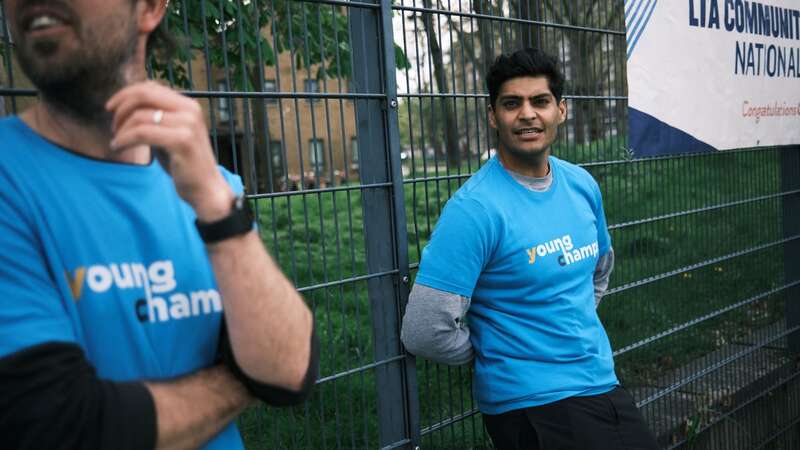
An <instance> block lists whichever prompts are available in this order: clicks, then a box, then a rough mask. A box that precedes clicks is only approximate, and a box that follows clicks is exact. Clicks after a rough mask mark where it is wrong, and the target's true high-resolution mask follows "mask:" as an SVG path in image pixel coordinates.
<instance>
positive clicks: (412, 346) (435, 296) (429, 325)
mask: <svg viewBox="0 0 800 450" xmlns="http://www.w3.org/2000/svg"><path fill="white" fill-rule="evenodd" d="M468 309H469V299H467V298H464V297H462V296H460V295H458V294H452V293H450V292H445V291H440V290H438V289H433V288H430V287H427V286H423V285H420V284H415V285H414V287H413V288H412V289H411V294H410V295H409V298H408V305H407V306H406V313H405V316H404V317H403V327H402V330H401V333H400V337H401V339H402V341H403V344H404V345H405V346H406V348H407V349H408V351H410V352H411V353H413V354H415V355H417V356H422V357H424V358H428V359H430V360H433V361H436V362H440V363H444V364H451V365H458V364H466V363H468V362H470V361H471V360H472V358H473V357H474V350H473V348H472V344H471V343H470V340H469V327H468V326H467V323H466V322H465V316H466V313H467V310H468Z"/></svg>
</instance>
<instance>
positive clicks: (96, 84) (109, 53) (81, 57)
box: [17, 28, 138, 125]
mask: <svg viewBox="0 0 800 450" xmlns="http://www.w3.org/2000/svg"><path fill="white" fill-rule="evenodd" d="M137 38H138V36H137V35H136V32H135V29H132V28H129V29H127V30H126V34H125V36H123V39H124V41H121V43H119V42H120V41H116V42H115V41H114V40H113V39H112V40H111V42H108V40H106V41H104V40H102V39H100V38H99V37H98V36H96V35H91V36H88V39H82V44H83V45H84V46H85V45H87V44H88V45H92V44H94V45H95V47H93V48H81V49H80V51H78V52H74V53H73V54H72V55H68V56H67V58H64V61H62V62H60V63H57V64H48V63H47V62H46V59H47V57H48V56H50V55H52V54H54V53H56V52H57V51H58V50H59V49H58V46H59V42H57V41H50V40H42V41H40V42H36V43H35V44H33V45H25V44H22V43H21V44H22V45H18V46H17V58H18V59H19V62H20V66H22V70H23V71H24V72H25V74H27V75H28V77H29V78H30V80H31V81H32V82H33V84H34V85H35V86H36V87H37V88H38V89H39V91H40V94H41V96H42V98H43V99H44V100H45V101H46V102H47V103H49V104H50V105H52V106H53V107H55V108H56V109H59V110H61V111H63V112H65V113H68V114H72V115H73V116H74V118H76V119H78V120H79V121H82V122H84V123H87V124H95V125H108V124H110V121H111V116H110V114H109V113H108V112H107V111H106V110H105V103H106V101H108V99H109V98H110V97H111V96H112V95H113V94H114V93H115V92H117V91H118V90H120V89H121V88H123V87H124V86H125V85H126V79H125V68H126V66H127V64H128V62H129V61H130V60H131V59H132V58H133V55H134V53H135V52H136V45H137ZM104 43H106V45H109V44H110V45H111V46H112V47H103V46H102V45H103V44H104ZM114 44H117V45H116V46H115V47H114Z"/></svg>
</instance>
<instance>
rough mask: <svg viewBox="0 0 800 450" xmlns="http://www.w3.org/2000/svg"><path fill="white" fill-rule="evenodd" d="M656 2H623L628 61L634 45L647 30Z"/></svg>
mask: <svg viewBox="0 0 800 450" xmlns="http://www.w3.org/2000/svg"><path fill="white" fill-rule="evenodd" d="M657 3H658V0H627V1H626V2H625V29H626V38H627V41H628V59H630V57H631V54H633V50H634V49H635V48H636V43H637V42H639V38H640V37H641V36H642V34H643V33H644V30H645V28H647V24H648V22H650V18H651V17H652V16H653V11H655V9H656V4H657Z"/></svg>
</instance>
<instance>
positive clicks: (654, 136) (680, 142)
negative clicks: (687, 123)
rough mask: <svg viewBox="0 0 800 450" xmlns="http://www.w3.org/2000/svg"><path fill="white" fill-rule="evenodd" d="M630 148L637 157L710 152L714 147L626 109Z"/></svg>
mask: <svg viewBox="0 0 800 450" xmlns="http://www.w3.org/2000/svg"><path fill="white" fill-rule="evenodd" d="M628 123H629V124H630V127H631V128H630V133H629V134H630V136H629V139H630V147H631V149H632V150H633V152H634V154H635V155H636V156H637V157H647V156H658V155H665V154H669V155H676V154H681V153H700V152H712V151H714V147H712V146H710V145H708V144H706V143H705V142H703V141H700V140H698V139H695V138H694V137H692V136H691V135H689V134H687V133H685V132H683V131H681V130H679V129H677V128H675V127H671V126H669V125H667V124H665V123H664V122H662V121H660V120H658V119H656V118H655V117H653V116H651V115H649V114H646V113H643V112H641V111H639V110H636V109H634V108H628Z"/></svg>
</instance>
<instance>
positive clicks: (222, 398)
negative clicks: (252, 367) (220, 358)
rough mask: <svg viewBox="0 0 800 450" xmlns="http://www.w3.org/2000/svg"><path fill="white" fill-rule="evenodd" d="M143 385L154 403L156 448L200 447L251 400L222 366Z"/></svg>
mask: <svg viewBox="0 0 800 450" xmlns="http://www.w3.org/2000/svg"><path fill="white" fill-rule="evenodd" d="M145 385H146V386H147V388H148V389H149V390H150V393H151V394H152V396H153V402H154V403H155V408H156V425H157V430H158V431H157V442H156V448H158V449H185V448H197V447H200V446H202V445H203V444H205V443H206V442H208V441H209V440H210V439H211V438H212V437H214V436H215V435H216V434H217V433H219V432H220V431H221V430H222V429H223V428H225V426H227V425H228V424H229V423H230V422H231V421H232V420H234V419H235V418H236V416H238V415H239V413H241V412H242V411H243V410H244V409H245V408H246V407H247V406H248V405H249V404H250V403H251V402H253V398H252V397H251V396H250V395H249V393H248V392H247V389H245V387H244V386H243V385H242V384H241V383H240V382H239V381H238V380H237V379H236V378H234V377H233V375H231V373H230V371H228V369H226V368H225V367H223V366H214V367H210V368H208V369H203V370H201V371H199V372H196V373H193V374H191V375H188V376H185V377H182V378H179V379H177V380H173V381H168V382H147V383H145Z"/></svg>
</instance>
